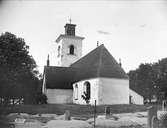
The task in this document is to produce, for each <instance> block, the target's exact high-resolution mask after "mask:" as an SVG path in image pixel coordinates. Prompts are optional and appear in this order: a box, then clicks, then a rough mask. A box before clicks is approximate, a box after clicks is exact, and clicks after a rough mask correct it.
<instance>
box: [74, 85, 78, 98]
mask: <svg viewBox="0 0 167 128" xmlns="http://www.w3.org/2000/svg"><path fill="white" fill-rule="evenodd" d="M74 96H75V100H78V85H77V84H76V85H75V94H74Z"/></svg>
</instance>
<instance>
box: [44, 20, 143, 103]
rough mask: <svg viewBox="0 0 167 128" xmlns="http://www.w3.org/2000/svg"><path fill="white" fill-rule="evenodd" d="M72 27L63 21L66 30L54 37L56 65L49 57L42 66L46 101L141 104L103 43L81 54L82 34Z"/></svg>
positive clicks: (125, 76) (141, 98)
mask: <svg viewBox="0 0 167 128" xmlns="http://www.w3.org/2000/svg"><path fill="white" fill-rule="evenodd" d="M75 27H76V25H75V24H71V23H70V24H66V25H65V34H61V35H60V36H59V37H58V38H57V39H56V43H57V46H58V47H57V58H56V60H57V66H50V65H49V58H48V60H47V66H45V68H44V74H43V87H42V91H43V93H44V94H46V96H47V98H48V101H47V102H48V103H49V104H59V103H75V104H91V105H93V104H94V102H95V100H96V103H97V105H103V104H129V103H133V104H143V97H142V96H141V95H139V94H138V93H137V92H135V91H134V90H131V89H130V88H129V79H128V76H127V74H126V73H125V71H124V70H123V69H122V67H121V65H120V64H119V63H118V62H117V61H116V60H115V59H114V57H113V56H112V55H111V54H110V53H109V51H108V50H107V49H106V48H105V46H104V45H100V46H98V47H97V48H95V49H94V50H92V51H91V52H90V53H88V54H87V55H85V56H83V57H82V41H83V39H84V37H80V36H76V35H75ZM85 99H87V100H85ZM86 101H88V102H86Z"/></svg>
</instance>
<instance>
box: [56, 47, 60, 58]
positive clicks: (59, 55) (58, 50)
mask: <svg viewBox="0 0 167 128" xmlns="http://www.w3.org/2000/svg"><path fill="white" fill-rule="evenodd" d="M57 51H58V55H57V56H58V57H59V56H60V46H58V49H57Z"/></svg>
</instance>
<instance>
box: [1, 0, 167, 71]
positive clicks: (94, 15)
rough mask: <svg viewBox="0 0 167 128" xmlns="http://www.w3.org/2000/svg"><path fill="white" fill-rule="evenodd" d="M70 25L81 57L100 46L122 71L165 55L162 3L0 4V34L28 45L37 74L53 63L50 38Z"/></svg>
mask: <svg viewBox="0 0 167 128" xmlns="http://www.w3.org/2000/svg"><path fill="white" fill-rule="evenodd" d="M70 18H71V19H72V23H73V24H76V25H77V26H76V35H78V36H83V37H85V39H84V41H83V56H84V55H86V54H87V53H89V52H90V51H91V50H93V49H95V48H96V47H97V41H99V44H104V46H105V47H106V48H107V49H108V51H109V52H110V53H111V54H112V55H113V56H114V58H115V59H116V60H117V61H119V58H121V62H122V67H123V68H124V70H125V71H126V72H128V71H129V70H135V69H136V68H138V66H139V65H140V64H141V63H153V62H157V61H158V60H159V59H162V58H165V57H167V1H165V0H89V1H86V0H68V1H67V0H63V1H60V0H4V1H3V0H2V1H1V2H0V33H3V32H6V31H8V32H11V33H13V34H15V35H17V36H18V37H21V38H24V39H25V42H26V44H27V45H29V46H30V49H29V51H30V55H32V56H33V58H34V59H35V61H36V63H37V65H38V68H39V70H40V72H41V73H42V72H43V66H45V65H46V59H47V55H48V54H49V55H50V64H51V65H52V66H54V65H55V64H56V47H57V44H56V43H55V40H56V39H57V37H58V36H59V35H60V34H64V25H65V24H66V23H69V19H70Z"/></svg>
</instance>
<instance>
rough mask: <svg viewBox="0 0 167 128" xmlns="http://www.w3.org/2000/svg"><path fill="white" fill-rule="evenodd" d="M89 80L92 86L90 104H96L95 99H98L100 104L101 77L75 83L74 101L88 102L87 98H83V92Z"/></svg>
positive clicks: (77, 102)
mask: <svg viewBox="0 0 167 128" xmlns="http://www.w3.org/2000/svg"><path fill="white" fill-rule="evenodd" d="M86 81H88V82H89V83H90V87H91V91H90V92H91V95H90V104H94V101H95V100H97V104H98V82H99V79H97V78H96V79H88V80H83V81H80V82H77V83H74V84H73V90H74V91H73V103H76V104H86V102H85V100H84V99H83V98H82V95H83V92H84V91H85V88H84V83H85V82H86ZM76 84H77V85H78V91H77V90H76V88H75V85H76Z"/></svg>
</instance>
